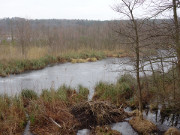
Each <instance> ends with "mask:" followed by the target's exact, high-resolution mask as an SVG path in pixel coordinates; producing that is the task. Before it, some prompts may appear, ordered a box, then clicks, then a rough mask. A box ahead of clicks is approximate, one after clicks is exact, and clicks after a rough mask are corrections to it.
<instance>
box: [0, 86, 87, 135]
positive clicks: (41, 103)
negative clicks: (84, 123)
mask: <svg viewBox="0 0 180 135" xmlns="http://www.w3.org/2000/svg"><path fill="white" fill-rule="evenodd" d="M88 93H89V91H88V89H87V88H84V87H82V86H79V88H78V92H76V91H75V90H74V89H72V88H70V87H66V86H62V87H60V88H59V89H58V90H56V91H55V90H53V89H51V90H43V91H42V93H41V95H38V94H37V93H36V92H35V91H33V90H23V91H22V92H21V94H20V95H18V96H15V97H8V96H6V95H4V96H1V97H0V133H1V134H2V135H6V134H8V135H12V134H22V133H23V131H24V129H25V126H26V123H27V121H28V120H30V122H31V127H30V128H31V132H33V133H34V134H52V133H59V134H71V133H72V134H75V133H76V130H77V127H76V126H75V125H76V124H77V126H78V121H77V120H75V118H74V116H73V115H72V114H71V113H70V110H69V107H70V106H72V105H73V104H76V103H79V102H83V101H86V100H87V99H88ZM53 121H56V122H57V123H59V125H61V128H60V130H59V128H58V126H56V125H55V124H54V123H53Z"/></svg>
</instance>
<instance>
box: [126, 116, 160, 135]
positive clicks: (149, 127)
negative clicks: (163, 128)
mask: <svg viewBox="0 0 180 135" xmlns="http://www.w3.org/2000/svg"><path fill="white" fill-rule="evenodd" d="M129 123H130V125H131V126H132V127H133V128H134V129H135V130H136V131H137V132H138V133H140V134H143V135H149V134H150V133H153V132H155V131H156V130H157V127H156V125H154V124H153V123H152V122H150V121H148V120H145V119H143V120H142V119H141V118H140V117H138V116H137V117H133V118H132V119H131V120H129Z"/></svg>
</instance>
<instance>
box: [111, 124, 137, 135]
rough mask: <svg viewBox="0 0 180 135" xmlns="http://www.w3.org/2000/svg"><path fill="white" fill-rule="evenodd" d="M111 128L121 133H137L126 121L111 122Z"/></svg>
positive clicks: (127, 134) (130, 134)
mask: <svg viewBox="0 0 180 135" xmlns="http://www.w3.org/2000/svg"><path fill="white" fill-rule="evenodd" d="M111 127H112V129H113V130H117V131H119V132H120V133H122V135H138V134H137V133H136V132H135V131H134V129H133V128H132V127H131V125H130V124H129V123H128V122H119V123H115V124H112V126H111Z"/></svg>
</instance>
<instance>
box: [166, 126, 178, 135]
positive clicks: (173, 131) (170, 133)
mask: <svg viewBox="0 0 180 135" xmlns="http://www.w3.org/2000/svg"><path fill="white" fill-rule="evenodd" d="M164 135H180V130H178V129H177V128H175V127H171V128H169V129H168V130H167V131H166V132H165V134H164Z"/></svg>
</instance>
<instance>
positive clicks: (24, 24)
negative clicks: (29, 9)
mask: <svg viewBox="0 0 180 135" xmlns="http://www.w3.org/2000/svg"><path fill="white" fill-rule="evenodd" d="M16 25H17V31H18V34H17V36H18V41H19V43H20V45H21V52H22V55H23V56H25V57H26V52H25V48H26V46H28V45H29V44H30V41H31V27H30V23H29V21H28V20H25V19H20V20H18V21H17V22H16Z"/></svg>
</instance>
